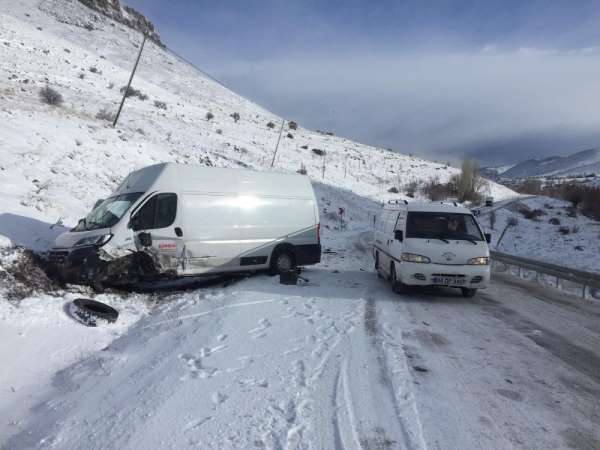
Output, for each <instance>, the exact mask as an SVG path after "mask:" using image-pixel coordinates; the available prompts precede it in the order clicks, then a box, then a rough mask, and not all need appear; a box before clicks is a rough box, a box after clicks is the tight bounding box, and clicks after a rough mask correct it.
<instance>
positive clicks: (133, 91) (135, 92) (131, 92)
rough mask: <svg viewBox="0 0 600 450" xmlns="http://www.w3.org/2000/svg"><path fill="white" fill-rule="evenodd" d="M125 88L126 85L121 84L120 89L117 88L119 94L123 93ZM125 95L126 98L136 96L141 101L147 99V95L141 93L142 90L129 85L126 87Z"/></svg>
mask: <svg viewBox="0 0 600 450" xmlns="http://www.w3.org/2000/svg"><path fill="white" fill-rule="evenodd" d="M126 89H127V86H123V87H122V88H121V89H119V92H120V93H121V94H123V93H124V92H125V90H126ZM125 97H127V98H129V97H137V98H139V99H140V100H142V101H143V100H148V96H147V95H146V94H143V93H142V91H140V90H138V89H135V88H134V87H133V86H129V89H127V93H126V94H125Z"/></svg>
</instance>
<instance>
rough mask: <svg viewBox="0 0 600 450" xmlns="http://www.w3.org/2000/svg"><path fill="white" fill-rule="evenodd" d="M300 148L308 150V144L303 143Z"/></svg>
mask: <svg viewBox="0 0 600 450" xmlns="http://www.w3.org/2000/svg"><path fill="white" fill-rule="evenodd" d="M300 148H303V149H304V150H308V145H302V146H300Z"/></svg>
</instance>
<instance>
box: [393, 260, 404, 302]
mask: <svg viewBox="0 0 600 450" xmlns="http://www.w3.org/2000/svg"><path fill="white" fill-rule="evenodd" d="M390 279H391V283H392V291H394V292H395V293H396V294H401V293H402V292H403V291H404V287H405V285H404V284H403V283H402V281H399V280H398V275H397V274H396V267H395V266H394V263H392V264H391V266H390Z"/></svg>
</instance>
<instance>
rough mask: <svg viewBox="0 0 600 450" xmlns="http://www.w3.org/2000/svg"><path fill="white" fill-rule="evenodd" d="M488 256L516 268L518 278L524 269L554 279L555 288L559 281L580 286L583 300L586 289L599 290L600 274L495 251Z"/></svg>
mask: <svg viewBox="0 0 600 450" xmlns="http://www.w3.org/2000/svg"><path fill="white" fill-rule="evenodd" d="M490 256H491V257H492V262H494V261H498V262H501V263H504V264H507V265H510V266H516V267H518V268H519V276H520V275H521V269H526V270H530V271H532V272H536V273H537V274H543V275H549V276H552V277H555V278H556V287H557V288H560V284H559V280H566V281H570V282H571V283H575V284H579V285H581V286H582V297H583V298H585V296H586V291H587V289H588V288H594V289H595V290H600V274H597V273H592V272H584V271H582V270H576V269H571V268H568V267H562V266H557V265H555V264H550V263H545V262H542V261H536V260H534V259H529V258H523V257H521V256H514V255H508V254H506V253H501V252H496V251H490ZM593 296H594V295H593ZM594 297H595V296H594Z"/></svg>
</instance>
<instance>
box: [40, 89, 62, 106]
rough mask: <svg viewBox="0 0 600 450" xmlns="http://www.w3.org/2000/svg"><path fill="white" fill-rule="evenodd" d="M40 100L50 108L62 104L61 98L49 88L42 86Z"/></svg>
mask: <svg viewBox="0 0 600 450" xmlns="http://www.w3.org/2000/svg"><path fill="white" fill-rule="evenodd" d="M40 99H41V101H42V102H43V103H46V104H47V105H52V106H60V105H62V104H63V101H64V100H63V96H62V95H61V94H60V93H59V92H58V91H56V90H54V89H52V88H51V87H50V86H44V87H43V88H41V89H40Z"/></svg>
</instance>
